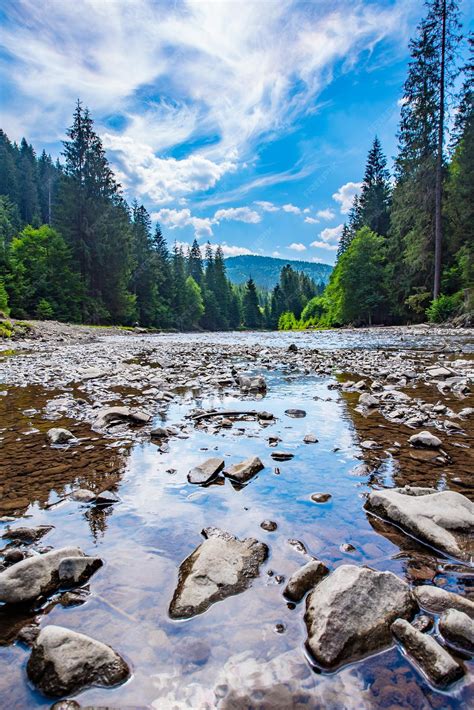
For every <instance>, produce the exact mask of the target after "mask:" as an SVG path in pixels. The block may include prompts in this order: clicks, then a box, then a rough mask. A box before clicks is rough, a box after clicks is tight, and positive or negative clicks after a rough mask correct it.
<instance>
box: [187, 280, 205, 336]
mask: <svg viewBox="0 0 474 710" xmlns="http://www.w3.org/2000/svg"><path fill="white" fill-rule="evenodd" d="M183 306H184V309H183V320H182V327H184V328H187V329H188V328H195V327H196V326H197V324H198V323H199V319H200V318H201V317H202V315H203V313H204V303H203V300H202V295H201V289H200V288H199V284H197V283H196V281H195V280H194V279H193V277H192V276H188V277H187V279H186V281H185V284H184V294H183Z"/></svg>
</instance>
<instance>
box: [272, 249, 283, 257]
mask: <svg viewBox="0 0 474 710" xmlns="http://www.w3.org/2000/svg"><path fill="white" fill-rule="evenodd" d="M272 256H276V257H279V256H281V253H280V252H279V251H276V250H275V251H272Z"/></svg>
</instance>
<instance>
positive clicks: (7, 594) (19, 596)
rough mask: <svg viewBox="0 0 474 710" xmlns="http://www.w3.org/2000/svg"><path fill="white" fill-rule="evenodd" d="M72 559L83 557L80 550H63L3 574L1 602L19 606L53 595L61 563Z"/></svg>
mask: <svg viewBox="0 0 474 710" xmlns="http://www.w3.org/2000/svg"><path fill="white" fill-rule="evenodd" d="M70 557H84V553H83V552H82V550H80V549H79V548H78V547H63V548H61V549H60V550H52V551H51V552H46V553H45V554H44V555H35V556H34V557H28V558H27V559H26V560H22V561H21V562H17V563H16V564H15V565H13V566H12V567H9V568H8V569H6V570H5V571H4V572H0V602H5V603H6V604H19V603H22V602H28V601H32V600H33V599H36V598H37V597H40V596H42V595H43V594H48V593H50V592H51V591H53V590H54V589H56V588H57V587H58V586H59V585H58V581H59V578H58V570H59V566H60V564H61V561H62V560H64V559H66V558H70Z"/></svg>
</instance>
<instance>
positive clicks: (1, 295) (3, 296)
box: [0, 280, 10, 316]
mask: <svg viewBox="0 0 474 710" xmlns="http://www.w3.org/2000/svg"><path fill="white" fill-rule="evenodd" d="M0 313H4V314H5V315H6V316H8V315H9V313H10V309H9V308H8V294H7V292H6V290H5V284H4V283H3V281H1V280H0Z"/></svg>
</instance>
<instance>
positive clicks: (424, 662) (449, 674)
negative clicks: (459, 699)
mask: <svg viewBox="0 0 474 710" xmlns="http://www.w3.org/2000/svg"><path fill="white" fill-rule="evenodd" d="M392 633H393V635H394V636H395V638H396V639H398V641H399V642H400V643H401V644H402V646H403V648H404V649H405V650H406V651H407V653H408V654H409V655H410V656H412V658H414V659H415V661H416V662H417V663H418V665H419V666H420V667H421V668H422V670H423V671H424V673H425V674H426V675H427V676H428V678H429V679H430V680H431V682H432V683H434V684H435V685H438V686H440V687H445V686H447V685H449V684H450V683H453V682H454V681H455V680H457V679H458V678H461V676H462V675H464V671H463V669H462V666H460V665H459V663H457V661H455V660H454V658H453V657H452V656H451V655H450V654H449V653H448V652H447V651H446V650H445V649H444V648H443V647H442V646H440V645H439V643H438V642H437V641H435V639H434V638H433V636H428V634H423V633H422V632H421V631H418V630H417V629H415V628H414V627H413V626H412V625H411V624H409V623H408V621H405V619H397V620H396V621H395V622H394V623H393V624H392Z"/></svg>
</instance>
